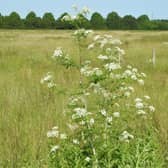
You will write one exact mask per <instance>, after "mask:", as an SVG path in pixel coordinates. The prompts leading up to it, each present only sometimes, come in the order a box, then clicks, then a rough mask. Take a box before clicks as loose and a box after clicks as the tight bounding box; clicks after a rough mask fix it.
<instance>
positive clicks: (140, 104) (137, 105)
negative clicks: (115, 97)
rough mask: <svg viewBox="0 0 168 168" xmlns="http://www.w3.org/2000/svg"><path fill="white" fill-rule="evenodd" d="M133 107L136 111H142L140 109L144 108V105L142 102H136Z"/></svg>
mask: <svg viewBox="0 0 168 168" xmlns="http://www.w3.org/2000/svg"><path fill="white" fill-rule="evenodd" d="M135 107H136V108H137V109H142V108H144V104H143V103H142V102H136V104H135Z"/></svg>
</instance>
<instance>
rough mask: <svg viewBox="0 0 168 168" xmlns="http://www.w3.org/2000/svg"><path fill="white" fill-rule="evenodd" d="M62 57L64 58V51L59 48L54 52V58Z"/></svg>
mask: <svg viewBox="0 0 168 168" xmlns="http://www.w3.org/2000/svg"><path fill="white" fill-rule="evenodd" d="M62 56H63V51H62V49H61V47H58V48H57V49H56V50H55V51H54V54H53V56H52V58H58V57H62Z"/></svg>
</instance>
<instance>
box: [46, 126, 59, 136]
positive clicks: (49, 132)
mask: <svg viewBox="0 0 168 168" xmlns="http://www.w3.org/2000/svg"><path fill="white" fill-rule="evenodd" d="M58 136H59V131H58V130H57V129H55V128H53V129H52V130H50V131H48V132H47V137H48V138H58Z"/></svg>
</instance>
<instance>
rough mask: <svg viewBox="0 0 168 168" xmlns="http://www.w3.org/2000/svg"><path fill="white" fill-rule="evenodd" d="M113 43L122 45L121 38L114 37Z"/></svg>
mask: <svg viewBox="0 0 168 168" xmlns="http://www.w3.org/2000/svg"><path fill="white" fill-rule="evenodd" d="M111 43H112V44H113V45H121V44H122V42H121V41H120V40H119V39H114V40H112V42H111Z"/></svg>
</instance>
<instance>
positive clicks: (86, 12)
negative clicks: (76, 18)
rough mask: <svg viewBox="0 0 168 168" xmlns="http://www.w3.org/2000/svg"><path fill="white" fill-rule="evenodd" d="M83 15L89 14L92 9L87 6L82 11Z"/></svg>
mask: <svg viewBox="0 0 168 168" xmlns="http://www.w3.org/2000/svg"><path fill="white" fill-rule="evenodd" d="M82 13H83V14H85V15H87V14H89V13H90V9H89V8H88V7H87V6H85V7H84V8H83V9H82Z"/></svg>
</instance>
